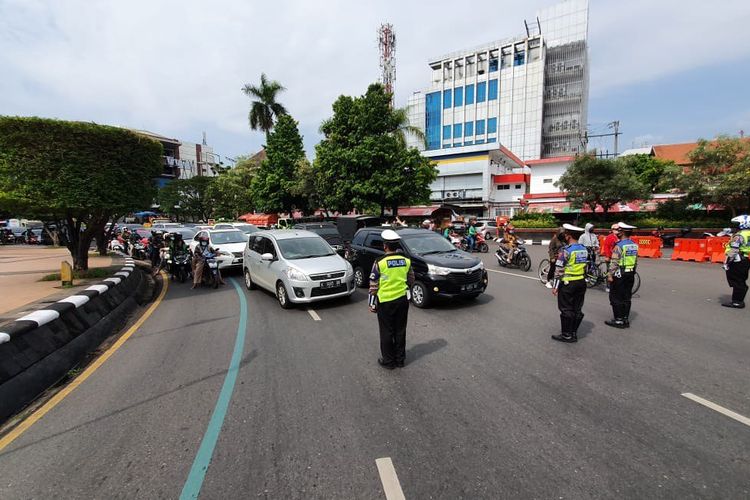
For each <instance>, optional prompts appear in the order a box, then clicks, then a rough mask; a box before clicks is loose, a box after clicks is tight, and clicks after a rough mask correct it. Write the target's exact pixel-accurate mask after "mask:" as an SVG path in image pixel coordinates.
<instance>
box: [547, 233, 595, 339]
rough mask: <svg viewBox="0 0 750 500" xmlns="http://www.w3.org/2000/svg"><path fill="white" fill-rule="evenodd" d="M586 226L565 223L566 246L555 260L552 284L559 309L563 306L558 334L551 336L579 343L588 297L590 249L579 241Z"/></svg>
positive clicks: (563, 236)
mask: <svg viewBox="0 0 750 500" xmlns="http://www.w3.org/2000/svg"><path fill="white" fill-rule="evenodd" d="M583 231H584V230H583V228H580V227H578V226H574V225H572V224H563V233H562V235H560V236H561V239H562V240H563V241H564V243H565V246H564V247H563V248H562V249H561V250H560V253H559V254H558V256H557V262H556V263H555V266H556V267H555V279H554V282H553V283H552V295H556V296H557V308H558V309H560V327H561V328H560V330H561V333H560V334H559V335H552V338H553V339H554V340H558V341H560V342H578V327H579V326H581V321H583V312H581V309H582V308H583V299H584V298H585V296H586V280H585V279H584V278H585V276H586V267H587V266H588V258H589V257H588V256H589V252H588V250H587V249H586V247H585V246H583V245H581V244H579V243H578V238H579V237H580V236H581V233H583Z"/></svg>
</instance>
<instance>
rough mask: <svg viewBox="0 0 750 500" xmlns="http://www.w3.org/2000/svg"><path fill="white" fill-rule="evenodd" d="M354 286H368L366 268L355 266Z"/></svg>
mask: <svg viewBox="0 0 750 500" xmlns="http://www.w3.org/2000/svg"><path fill="white" fill-rule="evenodd" d="M354 286H356V287H357V288H364V287H365V286H367V280H366V279H365V270H364V269H362V268H361V267H359V266H357V267H355V268H354Z"/></svg>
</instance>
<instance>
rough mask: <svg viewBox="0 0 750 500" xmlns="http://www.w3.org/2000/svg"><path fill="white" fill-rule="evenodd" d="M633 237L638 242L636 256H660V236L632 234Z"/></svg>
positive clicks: (655, 257) (654, 257)
mask: <svg viewBox="0 0 750 500" xmlns="http://www.w3.org/2000/svg"><path fill="white" fill-rule="evenodd" d="M633 239H634V240H635V242H636V243H637V244H638V257H648V258H652V259H659V258H661V256H662V253H661V248H662V247H663V246H664V245H663V243H662V241H661V238H658V237H656V236H634V237H633Z"/></svg>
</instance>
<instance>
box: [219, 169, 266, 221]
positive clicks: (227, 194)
mask: <svg viewBox="0 0 750 500" xmlns="http://www.w3.org/2000/svg"><path fill="white" fill-rule="evenodd" d="M259 166H260V165H259V164H256V163H255V162H254V161H251V159H250V158H249V157H240V158H238V159H237V162H236V164H235V166H234V167H232V168H230V169H229V170H227V171H226V172H224V173H222V174H220V175H219V176H218V177H216V179H215V181H214V183H213V185H212V186H211V197H212V198H213V199H214V203H215V209H216V216H217V217H220V218H225V219H237V218H238V217H239V216H240V215H242V214H245V213H247V212H250V211H252V210H253V208H254V203H253V198H252V190H251V186H252V182H253V177H255V173H256V172H257V170H258V168H259Z"/></svg>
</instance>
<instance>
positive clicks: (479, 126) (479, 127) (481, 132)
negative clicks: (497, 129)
mask: <svg viewBox="0 0 750 500" xmlns="http://www.w3.org/2000/svg"><path fill="white" fill-rule="evenodd" d="M484 123H485V122H484V120H477V135H484ZM478 142H479V141H477V143H478Z"/></svg>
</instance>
